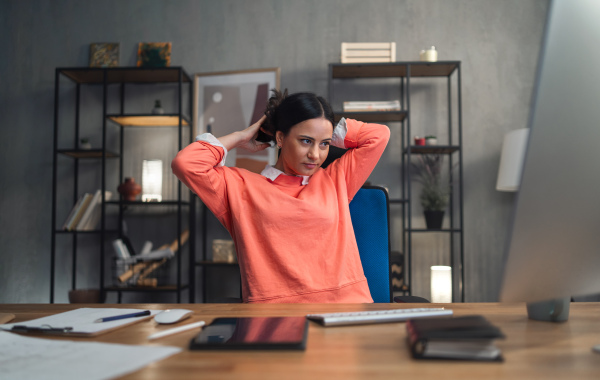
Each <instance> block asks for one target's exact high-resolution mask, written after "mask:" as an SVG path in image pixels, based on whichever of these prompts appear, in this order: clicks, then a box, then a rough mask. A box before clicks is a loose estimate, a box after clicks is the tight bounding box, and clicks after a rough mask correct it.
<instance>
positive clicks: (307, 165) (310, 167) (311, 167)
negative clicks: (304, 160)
mask: <svg viewBox="0 0 600 380" xmlns="http://www.w3.org/2000/svg"><path fill="white" fill-rule="evenodd" d="M304 166H306V168H307V169H314V168H316V167H317V164H304Z"/></svg>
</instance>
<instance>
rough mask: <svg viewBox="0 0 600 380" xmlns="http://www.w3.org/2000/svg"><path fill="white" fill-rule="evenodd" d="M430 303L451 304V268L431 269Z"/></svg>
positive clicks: (435, 266) (437, 267)
mask: <svg viewBox="0 0 600 380" xmlns="http://www.w3.org/2000/svg"><path fill="white" fill-rule="evenodd" d="M431 302H433V303H451V302H452V268H451V267H449V266H444V265H434V266H432V267H431Z"/></svg>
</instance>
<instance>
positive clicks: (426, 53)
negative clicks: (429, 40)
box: [419, 46, 438, 62]
mask: <svg viewBox="0 0 600 380" xmlns="http://www.w3.org/2000/svg"><path fill="white" fill-rule="evenodd" d="M419 59H420V60H421V61H424V62H437V60H438V52H437V50H435V46H432V47H430V48H429V49H427V50H421V51H420V52H419Z"/></svg>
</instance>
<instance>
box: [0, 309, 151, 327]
mask: <svg viewBox="0 0 600 380" xmlns="http://www.w3.org/2000/svg"><path fill="white" fill-rule="evenodd" d="M139 311H144V309H118V308H86V307H84V308H80V309H75V310H70V311H66V312H64V313H59V314H54V315H51V316H48V317H43V318H38V319H34V320H31V321H27V322H18V323H7V324H4V325H0V329H3V330H10V329H12V327H13V326H15V325H19V326H27V327H38V328H50V327H51V328H65V327H72V328H73V330H71V333H89V334H93V333H99V332H102V331H104V330H111V329H113V328H115V327H120V326H125V325H128V324H132V323H136V322H139V321H140V320H142V319H147V317H146V318H144V317H133V318H125V319H118V320H116V321H110V322H99V323H96V322H94V321H95V320H96V319H99V318H105V317H112V316H115V315H123V314H130V313H135V312H139ZM161 311H162V310H150V315H156V314H158V313H160V312H161Z"/></svg>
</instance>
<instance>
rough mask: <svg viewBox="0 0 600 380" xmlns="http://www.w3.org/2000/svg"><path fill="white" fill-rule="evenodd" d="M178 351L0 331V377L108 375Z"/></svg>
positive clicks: (25, 379) (74, 378)
mask: <svg viewBox="0 0 600 380" xmlns="http://www.w3.org/2000/svg"><path fill="white" fill-rule="evenodd" d="M180 351H182V350H181V348H178V347H168V346H133V345H125V344H112V343H97V342H74V341H70V340H50V339H43V338H31V337H26V336H21V335H19V334H15V333H9V332H4V331H0V379H2V380H4V379H20V380H29V379H31V380H34V379H35V380H38V379H46V380H54V379H57V380H58V379H60V380H71V379H72V380H79V379H87V380H92V379H112V378H115V377H118V376H123V375H125V374H128V373H131V372H134V371H137V370H139V369H141V368H143V367H145V366H146V365H148V364H150V363H152V362H155V361H158V360H162V359H165V358H167V357H169V356H171V355H174V354H176V353H178V352H180Z"/></svg>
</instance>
